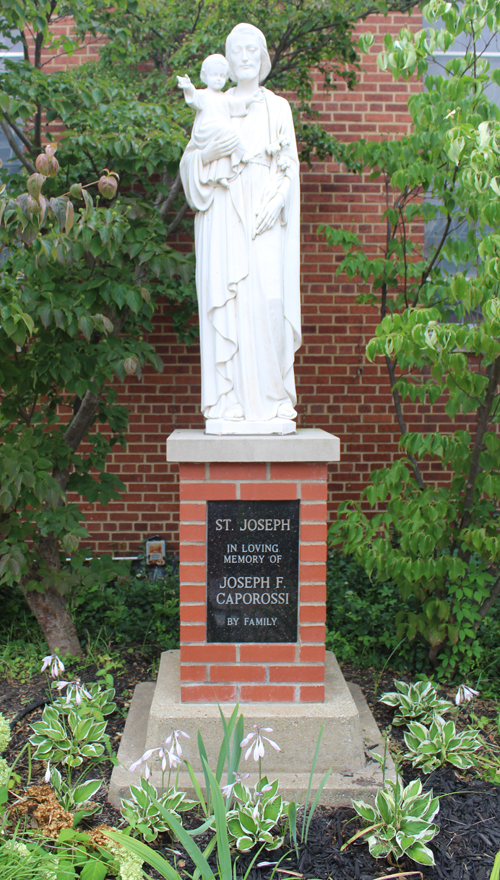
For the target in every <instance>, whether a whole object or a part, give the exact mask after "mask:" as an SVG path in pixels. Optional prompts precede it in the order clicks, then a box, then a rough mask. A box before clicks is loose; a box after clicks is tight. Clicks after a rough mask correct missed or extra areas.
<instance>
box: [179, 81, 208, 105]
mask: <svg viewBox="0 0 500 880" xmlns="http://www.w3.org/2000/svg"><path fill="white" fill-rule="evenodd" d="M177 87H178V88H179V89H182V90H183V92H184V99H185V101H186V104H188V105H189V106H190V107H194V108H195V110H201V109H202V107H203V100H202V98H201V94H200V92H199V91H198V89H195V87H194V85H193V83H192V82H191V80H190V79H189V77H188V75H187V74H186V75H185V76H178V77H177ZM203 91H204V89H203Z"/></svg>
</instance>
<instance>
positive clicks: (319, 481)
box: [180, 477, 328, 503]
mask: <svg viewBox="0 0 500 880" xmlns="http://www.w3.org/2000/svg"><path fill="white" fill-rule="evenodd" d="M180 482H181V483H182V485H191V484H193V483H201V484H203V485H205V483H213V484H214V486H218V485H220V484H225V483H235V484H236V483H244V484H251V485H253V484H254V483H259V484H261V485H263V486H266V485H267V484H268V483H269V485H270V486H272V484H273V483H290V484H293V483H297V484H298V483H317V484H318V485H323V484H326V483H327V482H328V481H327V480H324V479H323V478H322V477H314V478H312V479H309V477H300V478H299V479H298V478H297V477H272V478H270V479H267V478H265V477H227V478H226V477H219V478H217V479H216V480H214V479H213V478H210V479H208V480H204V479H194V477H193V478H192V479H191V478H187V479H186V478H183V479H182V480H181V481H180ZM208 500H210V499H208ZM194 503H196V502H194ZM198 503H199V502H198Z"/></svg>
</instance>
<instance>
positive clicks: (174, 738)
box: [165, 730, 191, 766]
mask: <svg viewBox="0 0 500 880" xmlns="http://www.w3.org/2000/svg"><path fill="white" fill-rule="evenodd" d="M179 736H184V737H185V738H186V739H191V737H190V736H189V734H188V733H184V731H183V730H173V731H172V733H171V734H170V736H167V738H166V740H165V745H166V746H170V752H172V753H173V752H175V754H176V755H178V756H179V758H181V757H182V747H181V744H180V742H179ZM170 752H169V754H170ZM178 763H180V762H178ZM170 766H172V764H170Z"/></svg>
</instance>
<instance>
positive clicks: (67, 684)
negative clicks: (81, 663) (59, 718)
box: [53, 678, 92, 706]
mask: <svg viewBox="0 0 500 880" xmlns="http://www.w3.org/2000/svg"><path fill="white" fill-rule="evenodd" d="M54 686H55V687H56V688H57V690H58V691H63V690H64V688H68V690H67V691H66V705H67V706H68V705H69V704H70V703H71V700H72V699H73V692H74V695H75V703H76V705H77V706H79V705H80V703H81V702H82V698H83V697H86V699H87V700H91V699H92V694H89V692H88V690H87V689H86V688H85V687H84V685H83V684H82V683H81V681H80V679H79V678H75V680H74V681H58V682H57V684H55V682H54V685H53V687H54Z"/></svg>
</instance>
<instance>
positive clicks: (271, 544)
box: [207, 501, 300, 642]
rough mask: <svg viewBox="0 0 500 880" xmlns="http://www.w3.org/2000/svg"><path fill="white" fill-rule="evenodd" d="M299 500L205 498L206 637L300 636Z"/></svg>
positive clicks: (234, 639)
mask: <svg viewBox="0 0 500 880" xmlns="http://www.w3.org/2000/svg"><path fill="white" fill-rule="evenodd" d="M299 526H300V501H208V502H207V642H296V641H297V613H298V599H299Z"/></svg>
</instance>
